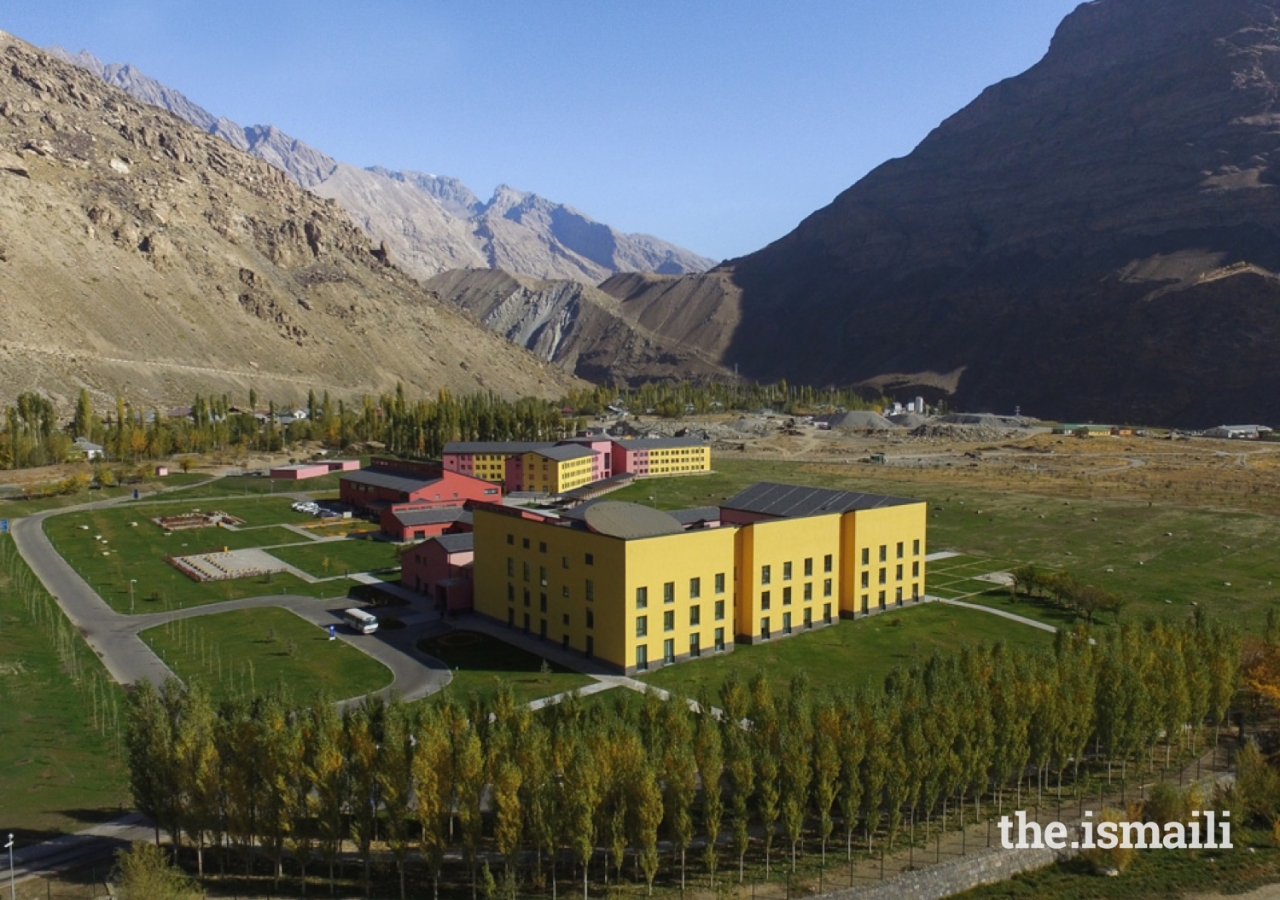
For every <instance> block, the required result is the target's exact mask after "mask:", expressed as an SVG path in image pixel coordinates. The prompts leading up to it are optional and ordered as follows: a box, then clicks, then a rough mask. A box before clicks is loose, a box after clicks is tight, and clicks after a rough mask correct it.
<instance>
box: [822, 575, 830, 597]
mask: <svg viewBox="0 0 1280 900" xmlns="http://www.w3.org/2000/svg"><path fill="white" fill-rule="evenodd" d="M822 596H824V597H830V596H831V579H830V578H824V579H822Z"/></svg>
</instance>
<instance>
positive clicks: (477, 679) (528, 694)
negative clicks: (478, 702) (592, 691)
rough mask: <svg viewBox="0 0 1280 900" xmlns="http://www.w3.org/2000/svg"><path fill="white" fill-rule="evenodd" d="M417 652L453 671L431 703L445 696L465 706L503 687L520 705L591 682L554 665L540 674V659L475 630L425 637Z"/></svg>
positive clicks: (575, 688) (541, 661)
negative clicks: (449, 680) (452, 674)
mask: <svg viewBox="0 0 1280 900" xmlns="http://www.w3.org/2000/svg"><path fill="white" fill-rule="evenodd" d="M418 649H419V650H421V651H423V652H424V653H429V654H431V655H432V656H434V657H435V658H436V659H438V660H440V661H441V662H443V663H445V664H447V665H448V666H449V668H451V669H455V670H456V671H455V673H454V677H453V681H451V682H450V683H449V686H448V687H446V688H445V689H444V690H443V691H440V692H439V693H437V694H432V695H431V698H430V700H432V701H438V700H440V699H444V698H446V697H447V698H449V699H451V700H453V701H454V702H456V703H467V702H468V701H469V700H470V699H471V697H472V696H473V695H480V696H485V695H489V694H493V693H496V692H497V691H498V689H499V688H500V687H503V686H505V687H509V688H510V689H511V692H512V694H514V695H515V700H516V703H517V704H521V703H528V702H529V701H530V700H536V699H538V698H539V697H547V696H550V695H552V694H559V693H563V692H564V691H574V690H577V689H578V688H580V687H583V686H585V685H588V684H590V683H591V679H590V678H588V677H587V676H586V675H580V674H578V673H577V672H571V671H569V670H568V669H565V668H563V667H561V666H557V665H555V664H554V663H551V664H549V665H550V669H551V671H550V672H548V673H546V674H543V673H542V671H541V670H542V663H543V659H542V657H540V656H535V655H534V654H532V653H529V652H528V651H526V650H522V649H520V648H519V647H513V646H511V645H510V644H504V643H503V642H502V641H499V640H497V639H495V638H491V637H489V636H488V635H485V634H480V633H478V632H475V631H454V632H451V633H449V634H445V635H441V636H439V637H433V638H426V639H424V640H423V641H421V642H420V643H419V644H418Z"/></svg>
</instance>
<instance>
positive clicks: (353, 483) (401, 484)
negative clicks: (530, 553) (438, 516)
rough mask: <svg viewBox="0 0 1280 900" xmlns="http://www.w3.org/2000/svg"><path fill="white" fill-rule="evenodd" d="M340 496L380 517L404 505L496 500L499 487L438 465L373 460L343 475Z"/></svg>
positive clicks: (421, 506) (425, 506)
mask: <svg viewBox="0 0 1280 900" xmlns="http://www.w3.org/2000/svg"><path fill="white" fill-rule="evenodd" d="M339 496H340V497H341V499H342V502H343V503H346V504H348V505H350V506H354V507H356V508H357V509H360V510H363V511H364V512H366V513H372V514H375V515H379V516H380V515H381V514H382V512H383V511H384V510H386V509H388V508H389V507H392V506H397V505H404V504H412V505H413V506H414V507H415V508H418V509H433V508H443V507H450V506H463V505H465V504H466V503H468V502H470V501H476V500H488V501H491V502H499V501H501V499H502V487H501V486H500V485H497V484H493V483H491V482H488V481H481V480H480V479H479V478H472V477H471V476H469V475H462V474H460V473H457V472H447V471H445V470H444V469H443V468H441V467H440V466H439V465H432V464H429V463H411V462H402V461H400V460H385V459H375V460H373V462H372V463H371V464H370V466H369V468H367V469H360V470H359V471H357V472H348V473H345V474H343V475H342V477H341V479H340V480H339Z"/></svg>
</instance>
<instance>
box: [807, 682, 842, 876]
mask: <svg viewBox="0 0 1280 900" xmlns="http://www.w3.org/2000/svg"><path fill="white" fill-rule="evenodd" d="M841 726H842V722H841V716H840V711H839V709H838V708H837V707H836V705H835V704H834V703H832V702H831V701H829V700H828V701H824V702H822V703H820V704H819V705H818V708H817V710H816V711H815V712H814V714H813V805H814V807H815V808H816V809H817V811H818V837H819V839H820V840H821V843H822V865H823V867H824V868H825V867H826V865H827V840H828V839H829V838H830V837H831V831H832V829H833V828H834V827H835V822H834V821H832V818H831V808H832V807H833V806H834V805H835V801H836V793H837V790H838V787H839V784H840V736H841V730H842V728H841Z"/></svg>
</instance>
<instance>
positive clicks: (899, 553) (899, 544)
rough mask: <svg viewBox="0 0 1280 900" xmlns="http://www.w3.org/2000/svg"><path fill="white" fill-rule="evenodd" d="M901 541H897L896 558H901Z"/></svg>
mask: <svg viewBox="0 0 1280 900" xmlns="http://www.w3.org/2000/svg"><path fill="white" fill-rule="evenodd" d="M902 547H903V544H902V541H898V559H902Z"/></svg>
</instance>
